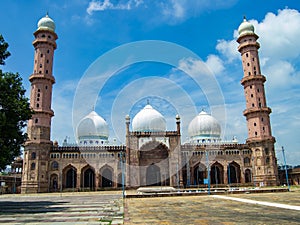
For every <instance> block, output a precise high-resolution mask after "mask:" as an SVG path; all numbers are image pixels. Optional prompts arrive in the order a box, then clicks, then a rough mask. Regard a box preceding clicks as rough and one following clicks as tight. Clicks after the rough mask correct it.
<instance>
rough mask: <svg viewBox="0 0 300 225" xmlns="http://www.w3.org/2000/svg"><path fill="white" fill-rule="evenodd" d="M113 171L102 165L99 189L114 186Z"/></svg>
mask: <svg viewBox="0 0 300 225" xmlns="http://www.w3.org/2000/svg"><path fill="white" fill-rule="evenodd" d="M113 177H114V170H113V168H112V167H110V166H109V165H107V164H106V165H104V166H103V167H101V169H100V182H99V183H100V187H104V188H106V187H113V185H114V179H113Z"/></svg>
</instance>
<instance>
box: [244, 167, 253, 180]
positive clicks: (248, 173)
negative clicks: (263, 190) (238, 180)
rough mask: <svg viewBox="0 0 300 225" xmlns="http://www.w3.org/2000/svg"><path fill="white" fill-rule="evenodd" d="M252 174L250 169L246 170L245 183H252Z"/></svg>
mask: <svg viewBox="0 0 300 225" xmlns="http://www.w3.org/2000/svg"><path fill="white" fill-rule="evenodd" d="M251 178H252V174H251V170H250V169H246V170H245V183H251V181H252V179H251Z"/></svg>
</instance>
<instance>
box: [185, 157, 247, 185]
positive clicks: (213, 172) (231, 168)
mask: <svg viewBox="0 0 300 225" xmlns="http://www.w3.org/2000/svg"><path fill="white" fill-rule="evenodd" d="M209 171H210V184H212V185H215V186H217V185H222V184H223V185H224V184H238V183H251V182H252V171H251V169H249V168H245V169H244V170H243V169H242V168H241V166H240V165H239V164H238V163H237V162H235V161H232V162H228V164H227V166H223V165H222V164H221V163H220V162H218V161H216V162H212V163H210V170H209ZM185 177H186V176H185ZM207 178H208V176H207V166H206V165H204V164H203V163H201V162H200V163H199V162H198V163H195V164H194V165H191V167H190V185H192V186H193V185H204V184H205V179H207ZM186 179H188V178H187V177H186ZM185 183H187V181H185Z"/></svg>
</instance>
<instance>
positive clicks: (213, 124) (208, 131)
mask: <svg viewBox="0 0 300 225" xmlns="http://www.w3.org/2000/svg"><path fill="white" fill-rule="evenodd" d="M188 132H189V136H190V139H191V142H192V143H206V142H218V141H220V140H221V138H220V136H221V126H220V124H219V122H218V121H217V120H216V119H215V118H214V117H213V116H211V115H209V114H207V113H206V112H204V111H201V112H200V113H199V114H198V115H197V116H196V117H195V118H194V119H193V120H192V121H191V122H190V124H189V127H188Z"/></svg>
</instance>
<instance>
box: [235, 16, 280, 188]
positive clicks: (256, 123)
mask: <svg viewBox="0 0 300 225" xmlns="http://www.w3.org/2000/svg"><path fill="white" fill-rule="evenodd" d="M238 32H239V37H238V39H237V42H238V43H239V47H238V50H239V52H240V53H241V56H242V64H243V70H244V77H243V79H242V80H241V84H242V85H243V86H244V92H245V98H246V110H244V116H245V117H246V119H247V127H248V138H247V144H248V145H249V146H250V147H251V149H252V155H253V157H252V162H253V171H252V173H253V181H254V183H255V185H276V184H277V162H276V157H275V151H274V143H275V138H274V137H273V136H272V133H271V124H270V117H269V115H270V113H271V109H270V108H269V107H268V106H267V102H266V96H265V89H264V82H265V81H266V78H265V76H264V75H262V74H261V71H260V64H259V56H258V49H259V47H260V45H259V43H258V42H257V39H258V36H257V35H256V34H255V33H254V26H253V25H252V24H251V23H249V22H248V21H246V19H244V21H243V22H242V24H241V25H240V27H239V29H238Z"/></svg>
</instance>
